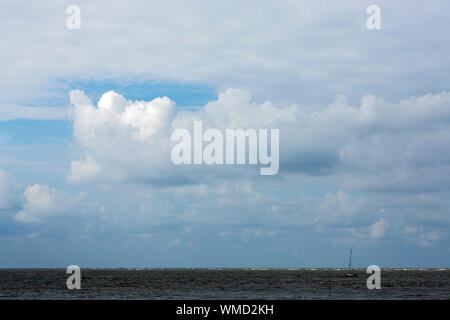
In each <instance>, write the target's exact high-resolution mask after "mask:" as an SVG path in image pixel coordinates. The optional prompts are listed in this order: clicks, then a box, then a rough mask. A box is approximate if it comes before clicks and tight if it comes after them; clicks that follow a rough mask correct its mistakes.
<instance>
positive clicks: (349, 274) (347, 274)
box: [344, 249, 358, 278]
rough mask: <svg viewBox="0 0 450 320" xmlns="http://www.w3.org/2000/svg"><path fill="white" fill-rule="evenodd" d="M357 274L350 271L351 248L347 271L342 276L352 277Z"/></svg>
mask: <svg viewBox="0 0 450 320" xmlns="http://www.w3.org/2000/svg"><path fill="white" fill-rule="evenodd" d="M357 276H358V274H357V273H353V272H352V249H350V260H349V262H348V272H347V273H346V274H344V277H345V278H354V277H357Z"/></svg>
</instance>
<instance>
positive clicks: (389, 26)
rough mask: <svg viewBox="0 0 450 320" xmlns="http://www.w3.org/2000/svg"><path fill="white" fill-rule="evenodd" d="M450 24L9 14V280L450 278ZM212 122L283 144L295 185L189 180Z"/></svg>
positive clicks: (350, 13) (286, 172)
mask: <svg viewBox="0 0 450 320" xmlns="http://www.w3.org/2000/svg"><path fill="white" fill-rule="evenodd" d="M71 4H76V5H78V6H79V8H80V10H81V28H80V29H79V30H77V29H75V30H70V29H68V28H67V19H68V18H69V16H70V14H68V13H67V12H66V10H67V8H68V7H69V5H71ZM371 4H376V5H378V6H379V7H380V9H381V30H369V29H368V28H367V27H366V20H367V18H368V17H369V15H368V14H367V13H366V9H367V7H368V6H369V5H371ZM449 12H450V3H449V2H448V1H447V0H430V1H427V2H426V3H425V2H422V1H387V0H377V1H376V3H375V2H372V1H360V0H344V1H335V2H332V1H288V0H286V1H261V0H259V1H245V2H244V3H243V2H242V1H206V0H198V1H167V0H165V1H139V0H128V1H113V0H110V1H95V2H94V1H88V0H77V1H67V0H64V1H50V0H46V1H33V2H31V1H24V0H22V1H20V0H15V1H12V0H3V1H1V3H0V30H1V31H0V43H1V50H0V256H1V259H0V267H66V266H68V265H71V264H77V265H79V266H81V267H122V266H123V267H345V266H346V264H347V259H348V250H349V248H353V252H354V264H355V266H357V267H367V266H368V265H371V264H376V265H379V266H380V267H382V268H383V267H448V266H449V264H450V249H449V248H450V245H449V244H450V237H449V231H450V197H449V196H450V72H449V71H450V59H449V57H450V35H449V33H448V30H450V20H449V19H448V13H449ZM195 120H202V121H203V124H204V126H206V127H210V128H219V129H223V130H225V129H226V128H279V130H280V168H279V172H278V174H277V175H273V176H261V175H260V174H259V168H258V167H256V166H249V165H245V166H217V165H216V166H206V165H205V166H175V165H174V164H172V162H171V160H170V153H171V148H172V147H173V145H174V143H173V142H171V141H170V135H171V132H172V131H173V130H174V129H176V128H192V125H193V122H194V121H195Z"/></svg>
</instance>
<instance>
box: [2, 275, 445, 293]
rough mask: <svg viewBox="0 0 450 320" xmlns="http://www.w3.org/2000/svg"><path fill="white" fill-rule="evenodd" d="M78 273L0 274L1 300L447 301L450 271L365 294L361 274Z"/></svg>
mask: <svg viewBox="0 0 450 320" xmlns="http://www.w3.org/2000/svg"><path fill="white" fill-rule="evenodd" d="M345 272H346V270H339V269H317V270H315V269H268V270H262V269H254V270H253V269H82V274H83V276H85V280H84V281H83V282H82V285H81V287H82V288H81V290H69V289H67V286H66V280H67V277H68V276H69V275H68V274H66V273H65V270H64V269H39V270H36V269H26V270H18V269H15V270H7V269H3V270H0V299H277V300H278V299H295V300H302V299H400V300H403V299H447V300H448V299H450V270H449V269H446V270H392V269H389V270H386V269H385V270H382V272H381V289H380V290H368V289H367V286H366V280H367V277H368V276H369V275H368V274H366V273H365V270H362V269H361V270H356V272H357V273H358V274H359V276H358V277H356V278H344V277H343V275H344V273H345Z"/></svg>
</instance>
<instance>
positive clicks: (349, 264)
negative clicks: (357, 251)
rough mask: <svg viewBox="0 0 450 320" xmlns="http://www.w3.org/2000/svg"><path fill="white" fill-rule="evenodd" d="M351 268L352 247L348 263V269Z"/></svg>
mask: <svg viewBox="0 0 450 320" xmlns="http://www.w3.org/2000/svg"><path fill="white" fill-rule="evenodd" d="M351 268H352V249H350V261H349V263H348V270H351Z"/></svg>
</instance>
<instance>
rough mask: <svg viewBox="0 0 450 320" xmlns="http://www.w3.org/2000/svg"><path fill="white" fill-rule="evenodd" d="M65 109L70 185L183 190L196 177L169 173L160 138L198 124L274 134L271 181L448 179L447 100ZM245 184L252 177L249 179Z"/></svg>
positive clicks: (226, 96)
mask: <svg viewBox="0 0 450 320" xmlns="http://www.w3.org/2000/svg"><path fill="white" fill-rule="evenodd" d="M71 100H72V103H73V104H74V106H75V108H74V114H73V117H74V136H75V138H76V140H77V141H78V143H79V144H80V146H81V147H82V148H83V150H84V154H83V155H82V156H81V159H80V160H76V161H74V162H72V165H71V172H70V175H69V179H70V180H71V181H73V182H79V181H86V180H87V181H89V180H91V179H96V178H99V179H100V180H116V181H121V180H122V181H123V180H127V181H129V180H131V181H136V180H142V181H148V182H152V181H153V182H155V181H156V182H157V183H162V184H164V183H173V179H175V178H174V177H175V176H176V175H178V176H179V180H180V181H179V182H180V183H183V181H182V180H183V176H184V177H188V178H186V180H185V181H191V180H192V179H195V178H193V177H194V174H192V175H191V176H189V173H190V172H198V171H199V170H201V169H199V168H197V167H195V166H190V167H188V166H185V167H183V168H182V169H181V168H179V167H176V166H174V165H173V164H172V163H171V160H170V149H171V147H172V146H173V145H174V143H172V142H171V141H170V133H171V131H172V130H174V129H175V128H188V129H192V126H193V121H194V120H202V121H203V125H204V130H205V129H206V128H211V127H212V128H219V129H222V130H224V129H225V128H244V129H245V128H257V129H258V128H279V129H280V157H281V159H280V174H281V175H282V174H288V173H302V174H307V175H317V174H319V175H336V174H339V175H340V178H341V179H342V184H343V185H344V186H345V187H347V188H351V189H354V190H369V191H390V190H406V191H407V190H412V191H416V192H417V191H425V190H430V191H432V190H436V189H439V190H448V188H449V187H450V184H449V181H448V179H447V178H446V177H448V175H446V174H443V173H446V172H449V170H450V167H449V165H448V163H449V162H450V152H448V151H447V150H449V147H450V142H449V141H450V139H449V137H450V129H449V127H448V123H449V122H450V93H448V92H442V93H438V94H428V95H424V96H421V97H412V98H409V99H405V100H403V101H401V102H399V103H391V102H386V101H384V100H383V99H381V98H376V97H374V96H365V97H363V98H362V99H361V104H360V105H359V106H352V105H349V104H348V102H347V101H346V99H345V97H343V96H339V97H338V98H337V99H336V101H335V102H334V103H332V104H331V105H329V106H326V107H325V108H322V109H321V110H319V111H314V112H307V111H306V110H304V109H303V108H301V107H299V106H297V105H290V106H285V107H279V106H276V105H274V104H273V103H272V102H270V101H266V102H263V103H255V102H253V101H252V99H251V96H250V95H249V94H248V93H247V92H245V91H242V90H236V89H229V90H227V91H225V92H223V93H220V94H219V97H218V100H217V101H212V102H210V103H208V104H206V106H205V107H204V108H201V109H199V110H196V111H183V109H182V108H177V107H176V106H175V103H174V102H173V101H171V100H170V99H169V98H167V97H164V98H156V99H154V100H153V101H149V102H145V101H134V102H133V101H128V100H126V99H125V98H124V97H122V96H120V95H118V94H116V93H114V92H107V93H105V94H104V95H103V96H102V97H101V99H100V100H99V102H98V106H97V107H96V106H94V105H93V103H92V102H91V101H90V100H89V99H88V98H87V97H86V96H85V95H84V93H83V92H81V91H72V92H71ZM191 132H192V131H191ZM294 137H295V138H294ZM203 170H204V171H202V173H203V174H208V175H210V176H212V177H215V178H217V177H226V176H227V175H229V174H230V172H232V171H230V170H223V169H222V168H220V167H217V166H216V167H214V169H212V168H203ZM221 170H222V171H221ZM236 170H241V168H238V169H236ZM170 172H176V174H174V173H170ZM218 172H219V173H218ZM240 174H241V171H240ZM221 175H222V176H221ZM249 176H250V177H254V178H256V177H257V175H256V174H255V172H251V174H249ZM202 179H203V177H202Z"/></svg>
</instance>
